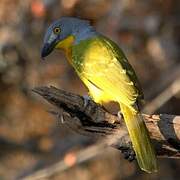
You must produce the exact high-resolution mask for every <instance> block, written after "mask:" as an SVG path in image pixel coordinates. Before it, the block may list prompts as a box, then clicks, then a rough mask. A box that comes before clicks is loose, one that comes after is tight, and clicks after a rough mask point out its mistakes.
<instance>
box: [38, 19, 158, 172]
mask: <svg viewBox="0 0 180 180" xmlns="http://www.w3.org/2000/svg"><path fill="white" fill-rule="evenodd" d="M54 49H59V50H62V51H63V52H64V53H65V56H66V58H67V60H68V62H69V64H70V65H71V66H72V67H73V68H74V70H75V72H76V73H77V75H78V76H79V78H80V79H81V80H82V82H83V83H84V84H85V86H86V87H87V88H88V91H89V96H90V97H91V98H92V99H93V100H94V101H95V102H96V103H98V104H101V105H103V104H104V103H108V102H110V101H114V102H117V103H118V104H119V106H120V109H121V110H120V111H121V113H122V115H123V117H124V121H125V124H126V126H127V129H128V133H129V136H130V139H131V142H132V146H133V149H134V151H135V154H136V159H137V162H138V164H139V167H140V168H141V169H142V170H143V171H145V172H147V173H152V172H157V159H156V155H155V150H154V147H153V145H152V142H151V140H150V135H149V133H148V130H147V127H146V125H145V123H144V120H143V117H142V115H141V112H140V108H139V102H140V101H141V100H142V99H143V92H142V89H141V86H140V83H139V81H138V78H137V76H136V74H135V71H134V69H133V68H132V66H131V65H130V63H129V62H128V59H127V57H126V56H125V54H124V52H123V51H122V50H121V48H120V47H119V46H118V45H117V44H116V43H115V42H114V41H112V40H111V39H110V38H108V37H106V36H105V35H103V34H101V33H100V32H97V31H96V29H95V28H94V27H93V26H92V25H91V24H90V23H89V21H87V20H83V19H79V18H76V17H61V18H60V19H58V20H55V21H54V22H52V23H51V24H50V25H49V27H48V28H47V31H46V33H45V36H44V41H43V47H42V50H41V57H42V59H45V57H46V56H48V55H49V54H50V53H51V52H52V51H53V50H54Z"/></svg>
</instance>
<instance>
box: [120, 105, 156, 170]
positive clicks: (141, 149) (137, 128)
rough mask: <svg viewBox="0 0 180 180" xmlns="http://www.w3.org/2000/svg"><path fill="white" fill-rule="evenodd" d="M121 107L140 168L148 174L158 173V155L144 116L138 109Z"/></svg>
mask: <svg viewBox="0 0 180 180" xmlns="http://www.w3.org/2000/svg"><path fill="white" fill-rule="evenodd" d="M120 106H121V112H122V114H123V116H124V119H125V123H126V126H127V129H128V132H129V135H130V138H131V141H132V145H133V148H134V151H135V153H136V158H137V161H138V164H139V166H140V168H141V169H142V170H144V171H146V172H148V173H151V172H156V171H157V160H156V155H155V151H154V148H153V146H152V144H151V140H150V137H149V133H148V130H147V128H146V125H145V123H144V121H143V117H142V115H141V114H140V112H139V111H138V109H137V110H135V109H134V110H133V109H132V108H130V107H128V106H126V105H124V104H122V103H120Z"/></svg>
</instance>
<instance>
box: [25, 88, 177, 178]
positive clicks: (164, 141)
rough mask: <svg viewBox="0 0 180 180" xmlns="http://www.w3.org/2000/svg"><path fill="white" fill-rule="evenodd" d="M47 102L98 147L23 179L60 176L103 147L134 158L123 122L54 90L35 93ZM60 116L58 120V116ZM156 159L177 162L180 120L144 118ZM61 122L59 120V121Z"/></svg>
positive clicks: (76, 98) (41, 89)
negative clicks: (91, 137)
mask: <svg viewBox="0 0 180 180" xmlns="http://www.w3.org/2000/svg"><path fill="white" fill-rule="evenodd" d="M34 92H36V93H37V94H39V95H41V96H42V97H43V98H45V99H46V100H47V101H48V102H50V103H51V104H53V105H55V106H56V107H57V108H58V111H61V114H59V113H54V114H57V115H58V117H61V115H62V114H64V115H63V123H64V124H65V125H66V126H68V127H69V128H71V129H73V130H74V131H76V132H79V133H81V134H86V135H88V136H93V137H96V138H99V140H100V142H98V143H97V144H95V145H93V146H91V147H89V148H87V149H85V150H82V151H80V152H78V153H77V154H76V155H74V156H73V157H74V160H73V162H71V164H68V163H66V161H65V158H64V159H63V160H62V161H60V162H58V163H56V164H54V165H52V166H50V167H47V168H45V169H43V170H40V171H37V172H35V173H34V174H31V175H30V176H27V177H25V178H24V179H26V180H30V179H33V180H34V179H42V178H47V177H50V176H52V175H54V174H56V173H58V172H61V171H63V170H65V169H67V168H69V167H72V165H75V164H77V163H81V162H83V161H86V160H88V159H90V158H93V157H95V156H97V155H98V154H100V153H101V152H102V151H103V149H104V148H105V147H106V146H113V147H115V148H118V149H120V150H121V151H122V152H123V153H124V154H125V156H126V155H127V158H129V160H132V159H131V158H132V157H130V156H131V155H132V156H133V150H132V147H131V141H130V138H129V135H128V132H127V129H126V126H125V124H124V123H123V120H122V119H121V120H119V119H118V117H117V116H115V115H112V114H110V113H109V112H107V111H106V110H105V109H104V108H103V107H101V106H99V105H98V104H96V103H94V102H93V101H91V100H89V102H88V104H87V106H86V107H85V106H84V98H83V97H81V96H79V95H75V94H72V93H69V92H66V91H63V90H60V89H57V88H55V87H50V88H48V87H41V88H36V89H34ZM59 115H60V116H59ZM143 117H144V120H145V123H146V125H147V128H148V130H149V133H150V136H151V139H152V141H153V143H154V146H155V149H156V153H157V156H158V157H164V158H176V159H179V158H180V116H174V115H167V114H163V115H143ZM60 119H61V121H62V118H60Z"/></svg>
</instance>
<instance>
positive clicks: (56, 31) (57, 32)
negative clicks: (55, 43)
mask: <svg viewBox="0 0 180 180" xmlns="http://www.w3.org/2000/svg"><path fill="white" fill-rule="evenodd" d="M53 32H54V34H59V33H60V32H61V29H60V28H59V27H55V28H54V29H53Z"/></svg>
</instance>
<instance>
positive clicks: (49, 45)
mask: <svg viewBox="0 0 180 180" xmlns="http://www.w3.org/2000/svg"><path fill="white" fill-rule="evenodd" d="M55 46H56V43H55V42H52V43H45V44H44V46H43V48H42V50H41V57H42V59H44V58H45V57H46V56H48V55H49V54H50V53H51V52H52V51H53V50H54V47H55Z"/></svg>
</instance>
